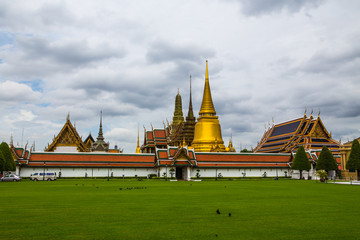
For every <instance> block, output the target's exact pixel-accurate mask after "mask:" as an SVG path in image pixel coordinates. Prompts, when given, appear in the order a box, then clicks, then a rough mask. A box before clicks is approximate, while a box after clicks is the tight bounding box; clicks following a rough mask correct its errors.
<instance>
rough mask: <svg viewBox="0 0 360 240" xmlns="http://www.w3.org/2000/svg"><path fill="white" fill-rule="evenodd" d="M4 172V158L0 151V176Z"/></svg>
mask: <svg viewBox="0 0 360 240" xmlns="http://www.w3.org/2000/svg"><path fill="white" fill-rule="evenodd" d="M3 171H5V158H4V155H3V154H2V152H1V150H0V173H1V174H2V173H3Z"/></svg>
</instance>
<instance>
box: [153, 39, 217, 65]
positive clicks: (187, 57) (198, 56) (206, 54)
mask: <svg viewBox="0 0 360 240" xmlns="http://www.w3.org/2000/svg"><path fill="white" fill-rule="evenodd" d="M214 56H215V51H214V50H212V49H207V48H204V47H200V46H197V45H179V46H176V45H171V44H169V43H166V42H164V41H157V42H153V43H152V44H151V45H150V46H149V49H148V52H147V54H146V58H147V60H148V62H149V63H162V62H183V61H188V62H195V63H200V62H202V61H203V59H206V58H210V57H214Z"/></svg>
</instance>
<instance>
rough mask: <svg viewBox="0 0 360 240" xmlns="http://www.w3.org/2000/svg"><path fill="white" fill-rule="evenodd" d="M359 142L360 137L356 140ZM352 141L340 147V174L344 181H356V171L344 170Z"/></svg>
mask: <svg viewBox="0 0 360 240" xmlns="http://www.w3.org/2000/svg"><path fill="white" fill-rule="evenodd" d="M357 140H358V141H360V137H359V138H357ZM352 144H353V141H349V142H346V143H344V144H342V145H341V146H340V149H339V151H340V155H341V174H342V175H343V177H344V178H346V179H350V178H351V179H353V180H358V174H357V172H356V171H353V172H350V171H349V170H348V169H346V163H347V161H348V160H349V156H350V151H351V147H352Z"/></svg>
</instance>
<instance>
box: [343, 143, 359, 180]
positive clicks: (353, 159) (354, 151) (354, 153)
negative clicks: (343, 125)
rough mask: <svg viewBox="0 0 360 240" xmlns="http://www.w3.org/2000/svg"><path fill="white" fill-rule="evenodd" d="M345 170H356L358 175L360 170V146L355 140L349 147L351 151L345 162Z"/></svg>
mask: <svg viewBox="0 0 360 240" xmlns="http://www.w3.org/2000/svg"><path fill="white" fill-rule="evenodd" d="M346 169H352V170H357V171H358V174H359V170H360V144H359V142H358V140H357V139H355V140H354V141H353V143H352V146H351V151H350V155H349V159H348V161H347V162H346Z"/></svg>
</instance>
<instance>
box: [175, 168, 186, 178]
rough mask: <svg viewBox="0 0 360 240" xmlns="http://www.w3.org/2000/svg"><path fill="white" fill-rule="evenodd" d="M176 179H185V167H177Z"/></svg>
mask: <svg viewBox="0 0 360 240" xmlns="http://www.w3.org/2000/svg"><path fill="white" fill-rule="evenodd" d="M175 175H176V179H178V180H181V179H184V174H183V168H182V167H176V173H175Z"/></svg>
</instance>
